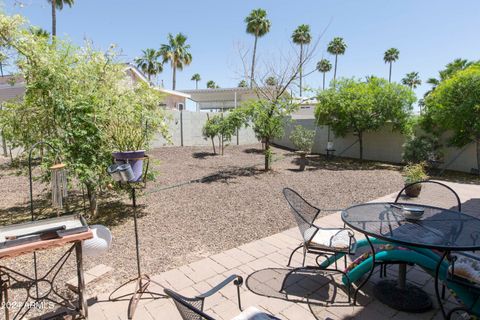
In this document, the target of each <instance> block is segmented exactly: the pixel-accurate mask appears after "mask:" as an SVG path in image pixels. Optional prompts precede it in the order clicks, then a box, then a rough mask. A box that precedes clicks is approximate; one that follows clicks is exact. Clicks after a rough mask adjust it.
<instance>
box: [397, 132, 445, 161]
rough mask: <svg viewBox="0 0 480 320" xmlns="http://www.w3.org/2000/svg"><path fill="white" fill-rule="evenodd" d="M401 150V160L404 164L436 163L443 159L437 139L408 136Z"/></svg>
mask: <svg viewBox="0 0 480 320" xmlns="http://www.w3.org/2000/svg"><path fill="white" fill-rule="evenodd" d="M403 148H404V149H403V154H402V158H403V161H404V162H406V163H420V162H428V161H438V160H440V159H441V158H442V157H443V154H442V153H441V151H440V144H439V142H438V139H437V138H432V137H428V136H414V135H413V136H409V137H408V138H407V140H406V141H405V143H404V144H403Z"/></svg>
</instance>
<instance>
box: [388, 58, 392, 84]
mask: <svg viewBox="0 0 480 320" xmlns="http://www.w3.org/2000/svg"><path fill="white" fill-rule="evenodd" d="M391 82H392V62H391V61H390V71H389V72H388V83H391Z"/></svg>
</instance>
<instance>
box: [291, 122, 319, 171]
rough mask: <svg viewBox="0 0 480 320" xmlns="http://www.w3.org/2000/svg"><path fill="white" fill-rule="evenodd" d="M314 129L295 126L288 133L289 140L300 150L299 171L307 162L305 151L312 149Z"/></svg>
mask: <svg viewBox="0 0 480 320" xmlns="http://www.w3.org/2000/svg"><path fill="white" fill-rule="evenodd" d="M314 138H315V130H309V129H307V128H305V127H304V126H295V129H293V131H292V133H291V134H290V140H291V141H292V143H293V145H294V146H295V147H296V148H297V149H298V150H299V151H300V171H303V170H305V165H306V164H307V153H310V152H311V151H312V147H313V139H314Z"/></svg>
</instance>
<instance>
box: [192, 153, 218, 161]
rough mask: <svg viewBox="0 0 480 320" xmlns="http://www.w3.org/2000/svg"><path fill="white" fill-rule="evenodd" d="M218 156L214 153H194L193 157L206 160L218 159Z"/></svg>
mask: <svg viewBox="0 0 480 320" xmlns="http://www.w3.org/2000/svg"><path fill="white" fill-rule="evenodd" d="M216 156H218V154H216V153H212V152H194V153H192V157H193V158H195V159H201V160H204V159H206V158H208V157H216Z"/></svg>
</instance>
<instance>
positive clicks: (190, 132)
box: [152, 110, 258, 148]
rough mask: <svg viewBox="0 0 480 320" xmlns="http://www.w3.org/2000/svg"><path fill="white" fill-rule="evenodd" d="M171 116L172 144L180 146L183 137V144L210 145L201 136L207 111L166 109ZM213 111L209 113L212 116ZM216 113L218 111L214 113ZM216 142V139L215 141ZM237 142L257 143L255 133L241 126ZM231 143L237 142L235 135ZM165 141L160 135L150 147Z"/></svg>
mask: <svg viewBox="0 0 480 320" xmlns="http://www.w3.org/2000/svg"><path fill="white" fill-rule="evenodd" d="M167 112H168V113H169V115H170V116H171V120H170V121H169V132H170V134H171V137H172V144H171V145H173V146H181V145H182V139H183V146H210V145H211V141H210V140H205V139H204V138H203V136H202V128H203V126H204V125H205V122H206V121H207V114H208V113H207V112H192V111H176V110H173V111H170V110H169V111H167ZM214 114H215V113H210V116H213V115H214ZM216 114H218V113H216ZM215 142H217V141H215ZM238 142H239V144H252V143H257V142H258V140H257V138H255V133H254V132H253V130H252V128H250V127H247V128H241V129H240V130H239V134H238ZM230 144H231V145H235V144H237V136H233V137H232V141H231V142H230ZM166 145H168V144H167V141H166V140H165V139H163V137H162V136H161V135H158V136H157V138H156V139H155V140H154V141H153V143H152V147H153V148H158V147H163V146H166Z"/></svg>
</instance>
